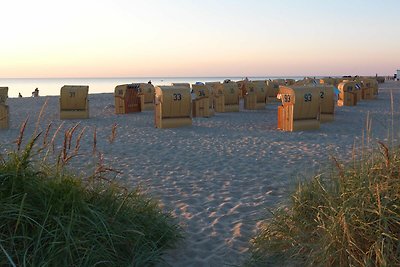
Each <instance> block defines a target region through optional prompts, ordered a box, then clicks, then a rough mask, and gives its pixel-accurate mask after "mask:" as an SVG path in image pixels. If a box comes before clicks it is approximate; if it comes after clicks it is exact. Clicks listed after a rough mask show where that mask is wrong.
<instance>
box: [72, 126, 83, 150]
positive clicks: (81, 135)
mask: <svg viewBox="0 0 400 267" xmlns="http://www.w3.org/2000/svg"><path fill="white" fill-rule="evenodd" d="M85 130H86V126H85V127H83V129H82V130H81V132H80V133H79V135H78V138H76V143H75V149H74V152H75V153H78V151H79V148H80V147H81V145H80V143H81V139H82V137H83V134H84V133H85Z"/></svg>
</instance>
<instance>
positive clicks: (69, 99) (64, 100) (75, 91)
mask: <svg viewBox="0 0 400 267" xmlns="http://www.w3.org/2000/svg"><path fill="white" fill-rule="evenodd" d="M88 93H89V86H84V85H64V86H63V87H62V88H61V91H60V119H61V120H64V119H88V118H89V99H88Z"/></svg>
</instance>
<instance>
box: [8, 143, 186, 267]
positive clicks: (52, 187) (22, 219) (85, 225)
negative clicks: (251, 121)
mask: <svg viewBox="0 0 400 267" xmlns="http://www.w3.org/2000/svg"><path fill="white" fill-rule="evenodd" d="M34 142H35V139H34V140H33V141H32V142H30V143H29V144H28V145H27V147H26V149H25V150H23V151H19V147H18V151H17V152H15V153H12V154H11V155H9V156H8V157H5V158H3V160H2V161H1V162H0V266H148V265H154V264H155V263H157V262H159V261H160V260H161V255H162V252H163V250H165V249H168V248H172V247H174V246H175V245H176V243H177V242H178V241H179V240H180V238H181V234H180V228H179V227H178V226H177V224H176V223H175V222H174V220H173V218H172V217H171V215H170V214H169V213H166V212H163V211H162V209H161V208H160V205H159V203H158V202H156V201H154V200H152V199H151V198H149V197H147V196H145V195H144V194H142V193H141V192H140V190H138V189H135V190H133V191H129V190H126V189H125V188H123V187H121V186H119V185H117V184H116V183H114V182H112V181H109V180H100V179H99V180H95V179H92V181H90V182H87V181H84V180H82V179H79V178H76V177H74V176H73V175H69V174H65V173H66V171H65V166H64V167H63V168H62V169H61V171H60V168H59V166H58V167H56V168H51V167H49V166H38V165H37V164H34V163H33V157H32V156H31V154H32V153H31V150H32V147H33V144H34ZM36 162H37V161H36ZM49 170H54V171H52V172H49Z"/></svg>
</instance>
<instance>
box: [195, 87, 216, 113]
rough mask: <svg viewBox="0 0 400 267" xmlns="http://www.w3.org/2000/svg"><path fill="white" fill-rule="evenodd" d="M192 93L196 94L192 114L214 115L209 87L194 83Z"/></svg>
mask: <svg viewBox="0 0 400 267" xmlns="http://www.w3.org/2000/svg"><path fill="white" fill-rule="evenodd" d="M192 93H193V94H194V95H195V96H196V98H195V99H194V100H192V116H193V117H206V118H208V117H211V116H213V112H212V105H210V102H211V101H210V89H209V87H208V86H207V85H205V84H192ZM210 106H211V107H210Z"/></svg>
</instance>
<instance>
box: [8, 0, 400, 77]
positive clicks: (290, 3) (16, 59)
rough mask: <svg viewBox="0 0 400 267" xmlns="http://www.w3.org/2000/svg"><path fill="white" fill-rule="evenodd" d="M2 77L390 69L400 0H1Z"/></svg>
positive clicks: (399, 39) (397, 42)
mask: <svg viewBox="0 0 400 267" xmlns="http://www.w3.org/2000/svg"><path fill="white" fill-rule="evenodd" d="M0 6H1V11H2V12H1V13H2V14H1V16H0V25H1V26H0V77H1V78H23V77H29V78H47V77H60V78H61V77H193V76H201V77H207V76H302V75H304V76H308V75H313V76H323V75H375V74H376V73H377V74H379V75H393V74H394V73H395V71H396V70H397V69H400V51H399V49H400V16H399V15H398V14H400V1H398V0H347V1H342V0H264V1H262V0H246V1H244V0H229V1H228V0H145V1H144V0H143V1H137V0H96V1H94V0H35V1H32V0H12V1H11V0H3V1H2V2H1V5H0Z"/></svg>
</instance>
